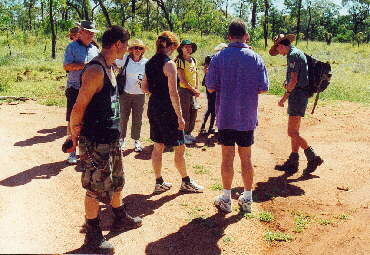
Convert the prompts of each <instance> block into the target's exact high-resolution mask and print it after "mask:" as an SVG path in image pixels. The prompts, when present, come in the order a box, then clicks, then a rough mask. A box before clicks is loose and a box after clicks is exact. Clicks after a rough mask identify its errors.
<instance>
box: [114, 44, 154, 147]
mask: <svg viewBox="0 0 370 255" xmlns="http://www.w3.org/2000/svg"><path fill="white" fill-rule="evenodd" d="M146 50H147V47H146V46H145V45H144V43H143V42H142V41H141V40H138V39H135V40H132V41H131V42H130V43H129V47H128V51H129V55H128V56H124V57H123V59H117V60H116V64H117V66H118V67H120V68H122V67H124V66H125V64H126V61H127V58H128V62H127V66H126V83H125V86H124V91H123V93H122V94H121V95H120V106H121V129H122V130H121V132H122V134H121V147H124V145H125V138H126V131H127V124H128V119H129V117H130V113H131V111H132V117H131V118H132V125H131V138H132V139H133V140H135V143H134V144H135V151H136V152H140V151H142V150H143V149H142V146H141V143H140V140H139V139H140V132H141V124H142V116H143V111H144V103H145V95H144V93H143V91H142V90H141V81H142V79H143V77H144V73H145V64H146V62H147V61H148V59H146V58H144V57H143V55H144V53H145V51H146Z"/></svg>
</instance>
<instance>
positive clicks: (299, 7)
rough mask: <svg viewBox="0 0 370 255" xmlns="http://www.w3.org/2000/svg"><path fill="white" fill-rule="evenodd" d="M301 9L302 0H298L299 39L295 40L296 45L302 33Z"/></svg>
mask: <svg viewBox="0 0 370 255" xmlns="http://www.w3.org/2000/svg"><path fill="white" fill-rule="evenodd" d="M301 9H302V0H299V1H298V15H297V39H296V41H295V45H297V44H298V40H299V33H300V29H301V28H300V25H301Z"/></svg>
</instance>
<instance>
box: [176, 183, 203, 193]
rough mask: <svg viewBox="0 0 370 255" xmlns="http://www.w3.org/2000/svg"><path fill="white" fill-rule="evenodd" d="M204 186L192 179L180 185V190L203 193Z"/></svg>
mask: <svg viewBox="0 0 370 255" xmlns="http://www.w3.org/2000/svg"><path fill="white" fill-rule="evenodd" d="M203 190H204V187H203V186H200V185H199V184H197V183H196V182H195V181H194V180H190V182H184V181H183V182H182V183H181V186H180V191H185V192H196V193H201V192H203Z"/></svg>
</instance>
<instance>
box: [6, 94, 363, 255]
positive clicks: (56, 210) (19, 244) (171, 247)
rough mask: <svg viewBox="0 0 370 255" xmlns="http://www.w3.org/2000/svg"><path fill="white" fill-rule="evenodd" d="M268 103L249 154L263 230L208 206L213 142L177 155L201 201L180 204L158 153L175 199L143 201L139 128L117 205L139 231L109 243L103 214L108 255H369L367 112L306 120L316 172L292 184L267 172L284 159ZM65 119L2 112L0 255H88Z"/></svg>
mask: <svg viewBox="0 0 370 255" xmlns="http://www.w3.org/2000/svg"><path fill="white" fill-rule="evenodd" d="M201 101H202V102H203V105H205V103H204V98H202V100H201ZM277 101H278V98H277V97H275V96H269V95H263V96H261V102H260V114H259V116H260V117H259V119H260V124H259V127H258V129H257V131H256V134H255V136H256V139H255V145H254V146H253V163H254V166H255V172H256V175H255V189H254V196H255V203H254V214H258V213H259V212H262V211H269V212H271V213H272V214H273V216H274V220H273V221H272V222H269V223H268V222H261V221H259V220H258V219H257V218H246V217H242V216H240V215H238V210H237V203H236V202H237V201H236V200H234V202H233V203H234V207H235V210H234V211H233V212H232V213H231V214H228V215H226V216H224V215H221V214H218V213H217V210H216V209H215V208H214V207H213V205H212V201H213V198H214V197H215V196H216V195H217V194H219V192H220V191H218V190H214V187H217V185H215V184H221V180H220V162H221V157H220V156H221V154H220V146H219V145H218V144H217V143H216V142H215V139H210V140H208V141H206V140H204V139H203V140H200V142H199V143H197V144H196V146H193V147H189V148H187V151H186V161H187V166H188V171H189V174H190V176H191V177H193V178H194V179H196V180H197V181H198V182H199V183H200V184H202V185H204V186H205V187H206V191H205V192H204V193H203V194H181V193H178V185H179V184H180V183H179V182H180V178H179V175H178V174H177V172H176V170H175V169H174V166H173V163H172V158H173V152H167V153H165V154H164V162H163V165H164V170H163V176H164V178H165V180H167V181H171V182H173V183H174V188H173V189H172V190H170V191H169V192H166V193H164V194H161V195H156V196H152V195H151V193H152V191H153V182H154V177H153V171H152V169H151V162H150V150H151V146H150V144H151V143H150V140H148V139H147V137H149V135H148V121H147V119H146V117H144V126H143V132H142V140H143V144H144V145H145V146H146V147H145V150H144V152H143V153H141V154H137V153H135V152H133V149H132V147H133V143H132V142H131V141H130V144H129V145H128V146H127V148H128V149H127V150H125V151H124V152H123V153H124V156H125V157H124V164H125V168H126V187H125V189H124V196H125V198H124V201H125V202H126V204H127V206H128V209H129V211H130V212H131V213H132V214H134V215H140V216H142V217H143V221H144V225H143V226H142V227H141V228H139V229H135V230H130V231H127V232H124V233H121V234H119V235H114V234H112V233H109V224H110V222H111V218H110V217H111V216H110V214H111V212H110V210H109V208H107V207H105V206H102V214H101V215H102V221H103V229H104V234H105V235H107V238H108V239H110V241H111V242H112V243H113V244H114V246H115V247H116V254H129V255H131V254H133V255H134V254H135V255H136V254H139V255H140V254H151V255H160V254H171V255H172V254H175V255H177V254H192V255H217V254H253V255H258V254H279V255H280V254H284V255H285V254H325V255H326V254H346V255H347V254H351V255H353V254H356V255H357V254H370V225H369V222H370V212H369V204H370V195H369V187H370V178H369V177H370V171H369V170H370V157H369V154H370V153H369V152H370V136H369V134H370V118H369V117H370V107H368V106H364V105H361V104H356V103H348V102H337V103H330V104H329V103H323V102H320V104H319V107H318V109H317V113H315V114H314V115H310V114H308V115H307V117H305V118H304V119H303V128H302V134H303V136H304V137H306V138H307V139H308V141H309V143H310V144H311V145H312V146H313V147H314V148H315V149H316V151H317V152H318V153H319V154H320V155H321V156H322V157H323V158H324V160H325V162H324V164H323V165H322V166H321V167H320V168H319V169H318V170H317V171H316V172H314V175H312V176H310V177H309V178H302V177H301V173H302V169H303V168H304V167H305V164H306V162H305V160H304V155H303V153H302V152H301V153H300V154H301V160H300V163H301V165H300V171H299V172H298V173H296V174H295V175H293V176H284V175H282V173H280V172H277V171H275V170H274V166H275V164H277V163H281V162H282V161H283V160H284V159H285V158H286V157H287V156H288V154H289V147H290V142H289V140H288V139H287V135H286V121H287V116H286V113H285V112H286V109H282V108H279V107H277ZM203 110H204V109H202V111H201V113H202V112H203ZM64 112H65V110H64V109H63V108H57V107H47V106H42V105H38V104H36V103H34V102H27V103H20V104H17V103H13V104H8V103H2V104H1V105H0V119H1V124H0V145H1V154H0V162H1V166H0V169H1V171H0V234H1V238H0V253H7V254H8V253H33V254H35V253H36V254H41V253H86V252H84V251H83V250H81V249H79V248H80V247H81V245H82V243H83V238H84V235H83V234H81V233H79V230H80V227H81V225H82V224H83V222H84V208H83V198H84V191H83V189H82V188H81V186H80V174H81V173H80V172H77V171H76V170H75V167H74V166H69V165H67V164H66V162H65V159H66V154H64V153H62V151H61V145H62V143H63V142H64V135H65V125H66V123H65V122H64V118H65V117H64V115H65V114H64ZM201 113H200V114H199V117H198V118H200V117H201ZM199 124H200V123H199V121H198V122H197V126H196V127H197V128H198V129H199ZM198 129H197V130H198ZM205 145H207V146H205ZM238 169H240V162H239V161H238V160H237V159H236V160H235V170H236V171H235V172H236V175H235V179H234V187H236V188H235V190H234V191H233V197H234V198H237V194H238V193H239V192H240V191H241V190H242V188H241V187H242V182H241V179H240V176H239V173H240V171H239V170H238ZM347 189H348V190H347ZM346 190H347V191H346ZM297 215H303V216H306V217H307V219H308V220H309V224H308V225H306V228H305V229H303V231H302V232H300V233H295V232H294V219H295V217H296V216H297ZM338 215H345V216H349V219H346V220H344V219H340V217H338ZM345 216H343V218H344V217H345ZM324 220H326V221H324ZM320 223H321V224H320ZM325 224H326V225H325ZM267 231H281V232H285V233H289V234H290V235H291V236H292V237H293V240H292V241H289V242H268V241H266V240H265V239H264V234H265V233H266V232H267Z"/></svg>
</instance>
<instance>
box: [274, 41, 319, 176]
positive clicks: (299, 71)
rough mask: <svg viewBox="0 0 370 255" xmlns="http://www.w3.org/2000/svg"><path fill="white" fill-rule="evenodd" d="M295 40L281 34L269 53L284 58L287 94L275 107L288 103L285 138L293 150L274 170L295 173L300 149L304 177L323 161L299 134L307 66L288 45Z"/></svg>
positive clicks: (292, 47) (306, 97)
mask: <svg viewBox="0 0 370 255" xmlns="http://www.w3.org/2000/svg"><path fill="white" fill-rule="evenodd" d="M294 40H295V35H293V34H288V35H283V34H280V35H279V36H277V37H276V38H275V39H274V42H275V43H274V45H273V46H272V47H271V49H270V51H269V53H270V55H271V56H276V55H278V54H280V55H283V56H287V73H286V82H285V85H284V86H285V89H286V91H285V93H284V95H283V97H282V98H281V99H280V100H279V102H278V105H279V106H280V107H284V103H285V102H286V100H288V115H289V120H288V136H289V137H290V139H291V148H292V152H291V154H290V156H289V158H288V159H287V160H286V161H285V162H284V163H283V164H282V165H276V166H275V169H276V170H279V171H285V172H286V173H289V174H294V173H296V172H297V171H298V165H299V154H298V150H299V148H302V149H303V150H304V154H305V155H306V158H307V167H306V169H304V170H303V174H310V173H312V172H313V171H315V170H316V168H317V167H318V166H319V165H321V164H322V163H323V162H324V161H323V160H322V159H321V157H320V156H317V155H316V154H315V152H314V150H313V149H312V148H311V147H310V146H309V145H308V143H307V141H306V140H305V139H304V138H303V137H302V136H301V135H300V133H299V128H300V124H301V118H302V117H304V114H305V111H306V108H307V103H308V91H307V90H306V87H307V86H308V65H307V59H306V56H305V55H304V53H303V52H302V51H301V50H299V49H297V48H296V47H294V46H292V45H291V43H292V42H293V41H294Z"/></svg>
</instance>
